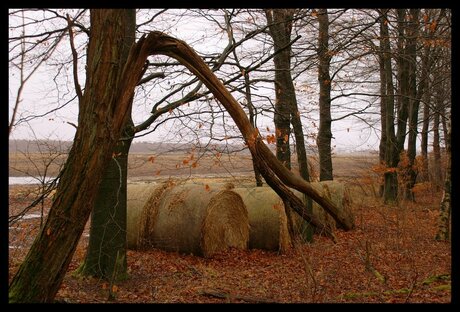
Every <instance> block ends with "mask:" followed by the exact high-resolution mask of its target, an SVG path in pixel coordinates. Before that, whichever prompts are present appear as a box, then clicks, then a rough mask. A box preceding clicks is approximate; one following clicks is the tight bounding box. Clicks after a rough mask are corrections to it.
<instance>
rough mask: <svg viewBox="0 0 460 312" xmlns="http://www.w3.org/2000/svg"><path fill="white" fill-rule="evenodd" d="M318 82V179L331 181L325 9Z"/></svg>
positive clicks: (320, 16) (320, 12)
mask: <svg viewBox="0 0 460 312" xmlns="http://www.w3.org/2000/svg"><path fill="white" fill-rule="evenodd" d="M318 23H319V32H318V52H317V53H318V58H319V62H318V81H319V129H318V138H317V140H316V142H317V145H318V153H319V171H320V172H319V179H320V181H326V180H332V179H333V174H332V156H331V139H332V131H331V123H332V118H331V76H330V73H329V68H330V63H331V57H332V56H331V53H330V51H329V16H328V12H327V9H319V10H318Z"/></svg>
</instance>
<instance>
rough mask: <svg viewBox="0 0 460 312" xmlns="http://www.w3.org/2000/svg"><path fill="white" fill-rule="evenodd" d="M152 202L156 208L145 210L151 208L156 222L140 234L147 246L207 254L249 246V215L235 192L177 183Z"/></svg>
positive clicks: (150, 223) (152, 218)
mask: <svg viewBox="0 0 460 312" xmlns="http://www.w3.org/2000/svg"><path fill="white" fill-rule="evenodd" d="M152 202H153V204H154V205H155V207H153V208H149V207H147V206H146V207H145V208H144V212H145V211H150V212H149V213H150V214H151V216H150V219H151V220H152V221H153V222H152V221H150V222H149V225H148V226H146V228H145V229H144V230H143V231H142V233H141V235H142V238H143V239H144V240H145V241H148V242H149V244H148V246H151V247H155V248H160V249H163V250H166V251H176V252H181V253H188V254H194V255H199V256H205V257H210V256H212V255H213V254H214V253H216V252H218V251H222V250H225V249H227V248H229V247H237V248H243V249H246V248H247V244H248V240H249V220H248V214H247V210H246V207H245V206H244V203H243V201H242V199H241V197H240V196H239V195H237V194H236V193H233V192H231V191H219V190H210V189H209V188H206V187H204V186H203V185H190V184H189V185H178V186H175V187H173V188H168V189H165V190H164V191H163V194H162V196H161V198H160V199H159V200H156V201H152ZM146 214H148V213H143V218H144V217H147V216H146ZM145 224H147V222H146V221H145ZM147 227H148V229H147ZM144 246H145V244H144Z"/></svg>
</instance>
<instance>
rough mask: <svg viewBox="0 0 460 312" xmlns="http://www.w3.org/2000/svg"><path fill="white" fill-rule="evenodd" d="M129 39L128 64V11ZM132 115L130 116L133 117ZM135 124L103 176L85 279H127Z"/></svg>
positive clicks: (127, 14)
mask: <svg viewBox="0 0 460 312" xmlns="http://www.w3.org/2000/svg"><path fill="white" fill-rule="evenodd" d="M123 13H124V17H123V18H124V20H123V24H124V25H125V26H124V27H125V36H124V38H123V43H122V47H121V49H122V50H121V52H120V55H121V56H120V62H122V63H125V62H126V61H127V60H128V55H129V49H130V47H131V46H132V45H133V44H134V39H135V35H136V34H135V32H136V12H135V10H124V11H123ZM130 114H131V113H130V112H129V115H130ZM133 127H134V124H133V121H132V119H131V116H128V117H127V119H126V123H125V125H124V126H123V132H122V137H123V138H122V139H121V140H119V141H118V142H117V144H116V146H115V148H114V150H113V157H112V159H111V160H110V162H109V165H108V167H107V169H106V171H105V173H104V174H103V176H102V182H101V184H100V187H99V193H98V195H97V198H96V202H95V206H94V210H93V212H92V214H91V230H90V236H89V245H88V249H87V252H86V258H85V260H84V262H83V263H82V265H81V266H80V268H79V272H80V273H81V274H82V275H88V276H94V277H99V278H103V279H106V280H112V281H117V280H120V279H124V278H125V277H126V275H127V271H126V270H127V262H126V209H127V208H126V205H127V203H126V191H127V186H126V184H127V175H128V153H129V148H130V146H131V142H132V140H133V135H134V132H133Z"/></svg>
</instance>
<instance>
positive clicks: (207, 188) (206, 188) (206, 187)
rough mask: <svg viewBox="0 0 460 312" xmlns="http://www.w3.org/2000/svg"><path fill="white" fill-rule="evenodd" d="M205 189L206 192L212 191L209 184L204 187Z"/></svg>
mask: <svg viewBox="0 0 460 312" xmlns="http://www.w3.org/2000/svg"><path fill="white" fill-rule="evenodd" d="M204 189H205V190H206V192H209V191H210V190H211V188H210V187H209V185H207V184H206V185H205V186H204Z"/></svg>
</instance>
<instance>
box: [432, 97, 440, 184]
mask: <svg viewBox="0 0 460 312" xmlns="http://www.w3.org/2000/svg"><path fill="white" fill-rule="evenodd" d="M440 91H441V90H439V89H438V92H440ZM436 97H437V100H441V99H442V95H440V94H439V93H437V94H436ZM439 119H440V118H439V102H437V103H436V111H435V112H434V116H433V160H434V161H433V171H432V172H433V177H432V181H433V184H434V186H435V188H436V190H439V189H440V188H441V181H442V174H441V172H442V170H441V147H440V144H439V143H440V138H439V122H440V120H439Z"/></svg>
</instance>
